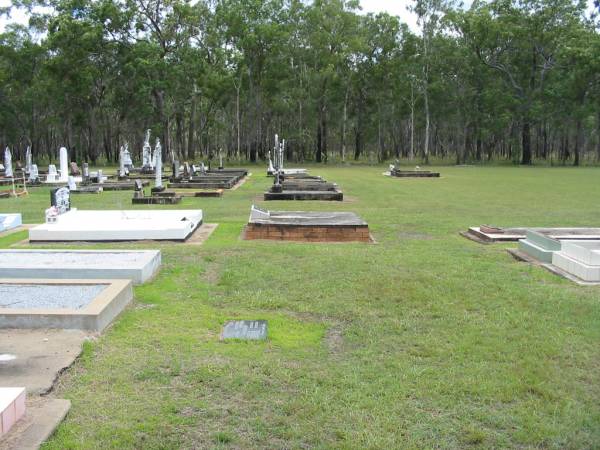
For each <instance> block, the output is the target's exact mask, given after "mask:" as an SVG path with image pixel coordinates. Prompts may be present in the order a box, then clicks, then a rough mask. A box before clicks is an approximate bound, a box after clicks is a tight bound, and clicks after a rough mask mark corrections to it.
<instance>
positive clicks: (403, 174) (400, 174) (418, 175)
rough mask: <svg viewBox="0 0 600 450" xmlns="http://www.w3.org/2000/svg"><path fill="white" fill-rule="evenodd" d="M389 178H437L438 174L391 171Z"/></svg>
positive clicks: (427, 171)
mask: <svg viewBox="0 0 600 450" xmlns="http://www.w3.org/2000/svg"><path fill="white" fill-rule="evenodd" d="M390 176H392V177H398V178H439V177H440V173H439V172H431V171H429V170H398V169H395V170H392V171H390Z"/></svg>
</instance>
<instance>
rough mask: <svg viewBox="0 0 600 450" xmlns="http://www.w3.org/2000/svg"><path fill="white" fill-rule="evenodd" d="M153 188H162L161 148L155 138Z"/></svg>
mask: <svg viewBox="0 0 600 450" xmlns="http://www.w3.org/2000/svg"><path fill="white" fill-rule="evenodd" d="M154 164H155V170H154V172H155V174H154V186H155V187H157V188H161V187H162V147H161V146H160V140H159V139H158V138H156V146H155V147H154Z"/></svg>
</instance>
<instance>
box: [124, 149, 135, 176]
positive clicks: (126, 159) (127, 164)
mask: <svg viewBox="0 0 600 450" xmlns="http://www.w3.org/2000/svg"><path fill="white" fill-rule="evenodd" d="M123 164H124V165H125V168H126V169H127V171H129V169H133V161H132V160H131V153H129V144H128V143H127V142H125V148H124V149H123Z"/></svg>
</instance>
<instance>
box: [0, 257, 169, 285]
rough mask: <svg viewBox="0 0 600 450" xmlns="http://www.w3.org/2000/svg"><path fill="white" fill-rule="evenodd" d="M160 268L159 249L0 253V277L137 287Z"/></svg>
mask: <svg viewBox="0 0 600 450" xmlns="http://www.w3.org/2000/svg"><path fill="white" fill-rule="evenodd" d="M160 265H161V254H160V250H21V249H18V250H17V249H15V250H0V278H50V279H55V280H57V279H59V280H60V279H75V278H79V279H125V280H131V281H133V284H135V285H138V284H142V283H145V282H146V281H148V280H150V279H152V278H153V277H154V276H155V275H156V274H157V273H158V271H159V270H160Z"/></svg>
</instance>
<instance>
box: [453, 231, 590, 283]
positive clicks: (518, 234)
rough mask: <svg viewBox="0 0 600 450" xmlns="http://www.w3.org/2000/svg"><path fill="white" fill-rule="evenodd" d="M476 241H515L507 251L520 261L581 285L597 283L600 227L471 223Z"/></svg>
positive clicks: (469, 234) (465, 235) (464, 234)
mask: <svg viewBox="0 0 600 450" xmlns="http://www.w3.org/2000/svg"><path fill="white" fill-rule="evenodd" d="M461 234H462V235H463V236H464V237H466V238H469V239H471V240H473V241H475V242H479V243H483V244H491V243H495V242H501V243H506V242H518V247H517V248H510V249H507V251H508V252H509V253H510V254H511V255H512V256H513V257H515V258H516V259H517V260H519V261H525V262H528V263H531V264H534V265H538V266H541V267H544V268H545V269H547V270H549V271H550V272H552V273H554V274H557V275H560V276H562V277H564V278H567V279H569V280H571V281H574V282H576V283H578V284H581V285H596V284H600V228H528V227H511V228H503V227H496V226H490V225H481V226H479V227H470V228H469V229H468V230H467V231H466V232H464V233H461Z"/></svg>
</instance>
